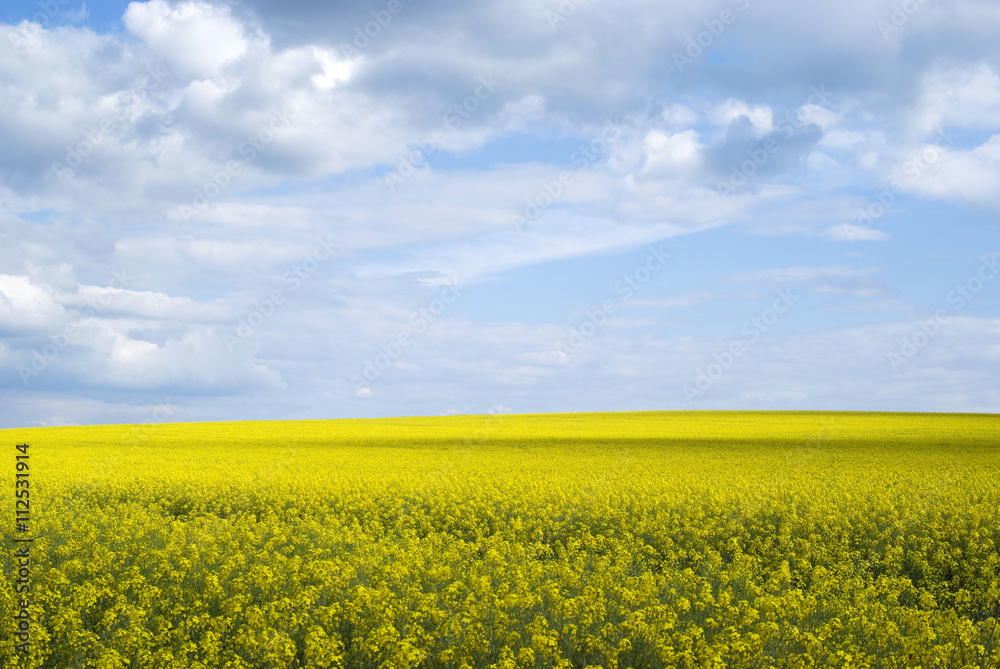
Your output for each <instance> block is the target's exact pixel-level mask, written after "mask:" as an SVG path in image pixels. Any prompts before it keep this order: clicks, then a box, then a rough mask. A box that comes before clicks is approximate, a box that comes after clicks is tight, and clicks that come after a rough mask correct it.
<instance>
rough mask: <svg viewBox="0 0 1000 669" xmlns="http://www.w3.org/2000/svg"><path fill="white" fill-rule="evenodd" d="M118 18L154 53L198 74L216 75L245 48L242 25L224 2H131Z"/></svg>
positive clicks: (174, 64) (176, 65)
mask: <svg viewBox="0 0 1000 669" xmlns="http://www.w3.org/2000/svg"><path fill="white" fill-rule="evenodd" d="M122 20H123V21H124V23H125V27H126V28H128V30H129V32H131V33H132V34H133V35H135V36H137V37H139V38H140V39H142V40H143V41H144V42H146V44H148V45H149V48H150V51H151V52H152V53H153V54H154V55H155V56H157V57H159V58H163V59H164V60H166V61H167V62H168V63H169V64H170V66H171V67H172V68H177V69H179V70H181V71H183V72H185V73H191V74H194V75H195V76H199V77H214V76H218V75H219V74H220V71H221V70H222V68H223V67H224V66H225V65H228V64H229V63H232V62H233V61H235V60H237V59H238V58H240V57H241V56H242V55H243V54H245V53H246V51H247V37H246V34H245V31H244V27H243V25H241V24H240V22H239V21H237V20H236V19H234V18H233V17H232V16H231V15H230V10H229V7H227V6H225V5H210V4H208V3H203V2H182V3H179V4H176V5H170V4H169V3H167V2H166V0H149V2H132V3H130V4H129V6H128V8H127V9H126V10H125V15H124V16H123V17H122Z"/></svg>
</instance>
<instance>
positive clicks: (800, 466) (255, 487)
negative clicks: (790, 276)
mask: <svg viewBox="0 0 1000 669" xmlns="http://www.w3.org/2000/svg"><path fill="white" fill-rule="evenodd" d="M3 435H4V437H5V438H6V439H7V440H8V441H9V442H11V443H14V442H16V443H28V444H30V446H29V447H25V450H26V451H27V450H29V449H30V472H29V473H30V477H31V478H30V481H31V484H30V485H31V487H30V491H31V501H32V505H31V527H30V530H31V533H32V538H33V543H32V546H31V567H30V581H31V594H32V600H31V602H32V603H31V607H32V611H33V618H32V622H31V625H32V627H31V638H32V645H31V649H30V653H29V655H27V656H26V658H25V659H26V662H24V663H22V664H21V665H19V666H25V667H31V668H32V669H34V668H42V667H45V668H48V667H59V668H60V669H62V668H76V667H80V668H83V667H100V668H101V669H111V668H115V669H122V668H125V667H128V668H129V669H131V668H133V667H134V668H137V669H138V668H140V667H141V668H143V669H145V668H147V667H152V668H155V669H181V668H187V667H197V668H203V669H208V668H209V667H226V668H228V669H236V668H244V669H250V668H251V667H253V668H257V667H268V668H270V667H273V668H278V667H281V668H283V669H293V668H300V667H301V668H307V667H308V668H311V667H318V668H324V667H325V668H340V669H368V668H372V669H374V668H375V667H379V668H382V669H417V668H421V669H424V668H426V669H430V668H438V667H441V668H448V669H470V668H472V667H477V668H478V667H490V668H493V669H516V668H525V669H527V668H532V669H543V668H547V667H560V668H561V669H570V668H572V669H584V668H586V667H591V668H594V667H603V668H604V669H628V668H629V667H631V668H632V669H640V668H642V669H646V668H659V667H663V668H667V667H685V668H690V669H694V668H695V667H706V666H715V667H724V666H732V667H766V666H783V667H784V666H788V667H811V666H827V665H833V666H841V667H872V668H874V667H909V666H917V665H920V666H924V667H942V668H943V667H965V666H991V667H992V666H997V665H998V664H1000V637H998V634H997V632H998V623H997V621H998V618H1000V551H998V547H1000V526H998V525H997V523H996V522H995V513H996V509H998V508H1000V457H998V453H997V447H998V445H1000V416H997V415H995V414H975V413H965V414H951V413H940V414H935V413H885V412H811V411H802V412H789V411H762V412H744V411H729V412H715V411H683V412H674V411H649V412H611V413H565V414H485V415H467V416H437V417H403V418H383V419H332V420H316V421H307V420H302V421H241V422H225V423H212V422H205V423H158V424H137V425H106V426H78V427H72V426H63V427H46V428H26V429H7V430H3ZM5 499H6V501H5V502H3V504H5V505H7V506H6V507H5V508H6V510H7V512H8V513H9V514H10V516H13V514H14V508H13V507H14V499H13V497H12V496H10V497H5ZM3 562H4V573H5V574H10V573H13V572H14V567H15V565H14V561H13V557H12V556H11V555H10V554H9V553H7V554H5V555H4V558H3ZM16 606H17V602H16V600H15V599H14V588H12V587H7V588H4V589H2V590H0V617H2V618H3V619H4V620H7V621H9V622H8V623H7V624H6V625H5V626H4V627H3V631H2V633H0V664H3V666H14V662H15V661H16V660H15V644H14V643H13V640H14V639H13V636H12V635H13V633H14V630H15V627H14V621H13V613H12V612H13V610H15V609H16Z"/></svg>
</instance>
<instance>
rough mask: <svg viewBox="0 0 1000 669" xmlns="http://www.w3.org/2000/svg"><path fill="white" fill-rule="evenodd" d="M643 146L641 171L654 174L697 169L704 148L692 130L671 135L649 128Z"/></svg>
mask: <svg viewBox="0 0 1000 669" xmlns="http://www.w3.org/2000/svg"><path fill="white" fill-rule="evenodd" d="M643 146H644V148H645V156H646V160H645V165H644V166H643V171H644V172H652V173H655V174H683V173H688V174H690V173H692V172H694V171H696V170H698V168H699V166H700V165H701V161H702V150H703V149H704V147H703V146H702V144H701V142H700V141H699V140H698V133H697V132H695V131H694V130H685V131H684V132H678V133H675V134H672V135H668V134H666V133H664V132H661V131H659V130H651V131H650V132H649V133H648V134H647V135H646V137H645V139H644V140H643Z"/></svg>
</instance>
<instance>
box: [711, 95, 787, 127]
mask: <svg viewBox="0 0 1000 669" xmlns="http://www.w3.org/2000/svg"><path fill="white" fill-rule="evenodd" d="M741 116H746V117H747V118H748V119H750V124H751V125H752V126H753V129H754V131H755V132H756V133H757V135H758V136H763V135H765V134H767V133H769V132H771V130H773V129H774V111H772V109H771V108H770V107H769V106H768V105H766V104H760V105H753V106H751V105H748V104H747V103H746V101H744V100H736V99H729V100H726V101H725V102H723V103H721V104H718V105H715V106H714V107H712V108H711V109H710V110H709V112H708V118H709V119H710V120H711V121H712V122H713V123H715V124H716V125H719V126H722V127H726V126H728V125H729V124H730V123H732V122H733V121H735V120H736V119H738V118H739V117H741Z"/></svg>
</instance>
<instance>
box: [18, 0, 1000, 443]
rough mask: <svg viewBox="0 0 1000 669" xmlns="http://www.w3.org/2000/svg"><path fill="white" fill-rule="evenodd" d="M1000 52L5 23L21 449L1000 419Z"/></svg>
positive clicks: (944, 42)
mask: <svg viewBox="0 0 1000 669" xmlns="http://www.w3.org/2000/svg"><path fill="white" fill-rule="evenodd" d="M365 31H367V33H368V34H367V35H365ZM998 32H1000V6H997V5H996V4H995V3H991V2H974V1H969V2H966V1H963V2H957V1H953V2H947V1H942V2H933V3H932V2H925V3H921V2H918V1H916V0H914V2H912V3H900V2H896V3H893V2H861V1H860V0H849V1H847V2H844V1H843V0H838V1H837V2H834V1H832V0H830V1H825V0H823V1H820V2H815V3H807V4H803V3H792V2H770V3H760V2H756V1H755V0H740V1H739V2H732V1H730V0H725V1H724V2H714V3H713V2H707V3H691V4H688V5H684V4H678V3H662V2H651V1H641V0H634V1H626V2H615V3H611V2H604V1H602V0H581V1H579V2H577V1H576V0H564V1H563V2H561V3H560V2H554V1H550V0H524V1H523V2H513V3H502V4H499V5H498V4H495V3H475V2H474V3H429V2H412V1H411V0H400V1H399V2H398V3H390V2H387V1H383V2H373V3H368V4H358V3H326V2H297V3H283V2H277V1H273V0H242V1H237V0H232V1H231V2H228V3H226V2H216V3H205V2H200V1H192V2H168V1H167V0H150V1H149V2H133V3H114V2H103V3H102V2H97V3H92V2H88V3H86V4H83V3H75V2H66V3H60V2H59V0H50V1H49V2H44V1H43V2H25V1H20V0H18V1H15V2H8V3H5V4H4V7H3V9H2V10H0V111H2V113H0V146H3V151H2V152H0V399H2V403H0V426H2V427H14V426H27V425H57V424H88V423H114V422H152V421H158V420H171V421H202V420H243V419H282V418H339V417H368V416H398V415H438V414H454V413H487V412H518V413H529V412H550V411H601V410H644V409H830V410H841V409H857V410H902V411H977V412H981V411H989V412H995V411H997V410H998V407H1000V387H998V382H997V376H998V375H997V371H998V370H1000V346H998V345H997V341H998V335H1000V297H998V296H1000V290H998V288H1000V280H997V281H994V280H993V279H994V278H995V276H1000V267H998V265H997V262H998V260H1000V240H998V232H1000V225H998V224H1000V216H998V214H1000V76H998V73H1000V47H997V45H996V40H995V36H996V34H998Z"/></svg>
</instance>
